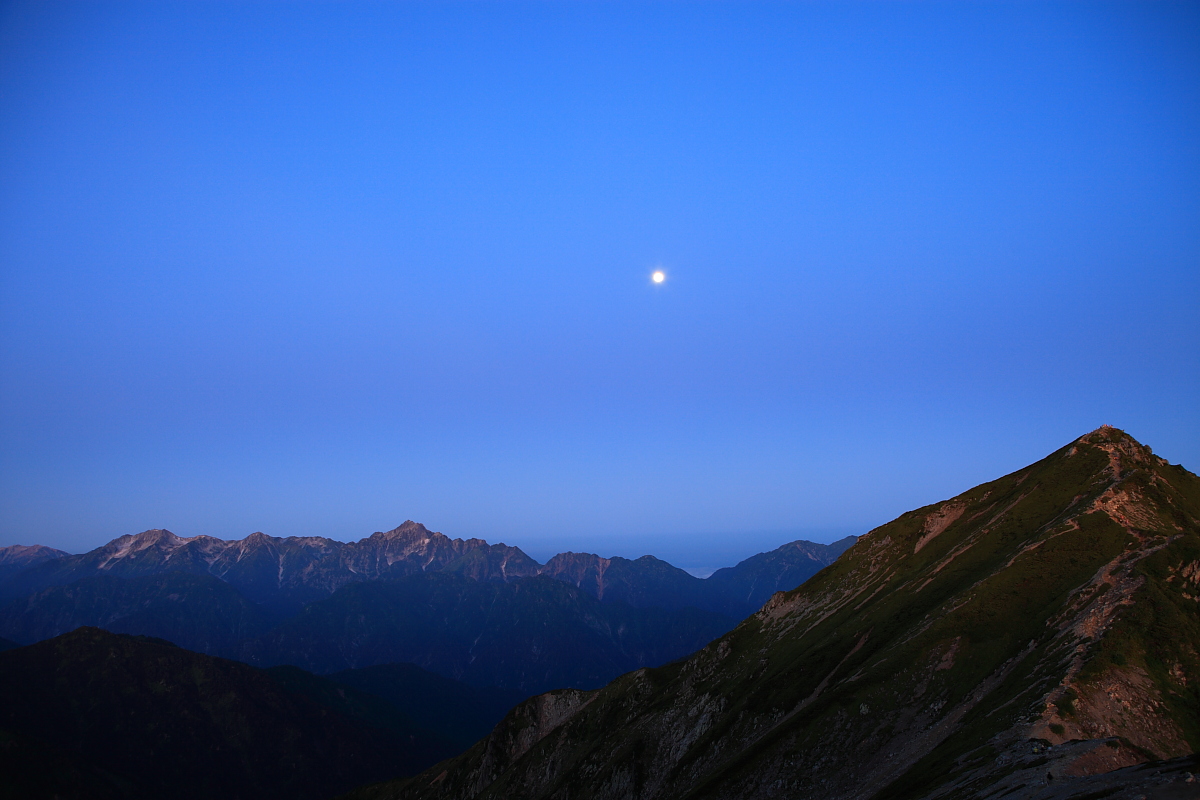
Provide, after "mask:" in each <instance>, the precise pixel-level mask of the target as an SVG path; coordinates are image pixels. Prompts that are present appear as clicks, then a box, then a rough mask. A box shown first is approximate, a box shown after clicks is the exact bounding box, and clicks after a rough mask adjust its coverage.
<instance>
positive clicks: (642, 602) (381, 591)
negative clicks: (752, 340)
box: [0, 521, 853, 695]
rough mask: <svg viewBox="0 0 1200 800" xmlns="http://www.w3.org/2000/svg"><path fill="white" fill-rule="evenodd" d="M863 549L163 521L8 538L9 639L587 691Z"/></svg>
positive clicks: (0, 614) (699, 638) (4, 609)
mask: <svg viewBox="0 0 1200 800" xmlns="http://www.w3.org/2000/svg"><path fill="white" fill-rule="evenodd" d="M852 541H853V537H848V538H847V539H846V540H843V541H842V542H838V543H835V544H833V545H817V544H812V543H808V542H794V543H791V544H789V545H785V546H784V547H783V548H780V549H779V550H777V551H774V552H773V553H770V554H760V555H759V556H755V557H753V558H751V559H747V560H746V561H744V562H742V563H741V564H739V565H738V566H737V567H734V568H732V569H727V570H723V571H722V572H721V573H720V574H719V575H717V576H714V578H715V579H709V580H701V579H698V578H695V577H693V576H692V575H690V574H688V573H687V572H685V571H683V570H681V569H678V568H676V567H673V566H671V565H670V564H668V563H666V562H664V561H660V560H659V559H656V558H654V557H652V556H643V557H642V558H638V559H634V560H630V559H624V558H600V557H599V556H596V555H591V554H578V553H565V554H560V555H559V556H556V557H555V558H553V559H551V560H550V562H549V563H548V564H546V565H545V566H543V565H540V564H538V563H537V562H536V561H534V560H533V559H531V558H529V557H528V556H527V555H525V553H523V552H522V551H521V550H520V549H519V548H516V547H509V546H507V545H504V544H498V545H492V544H489V543H487V542H485V541H483V540H481V539H466V540H463V539H450V538H449V537H447V536H444V535H443V534H440V533H434V532H431V531H429V530H427V529H426V528H425V527H424V526H422V525H420V524H418V523H415V522H411V521H410V522H406V523H405V524H404V525H401V526H400V527H398V528H396V529H394V530H392V531H388V532H386V533H382V532H380V533H375V534H373V535H372V536H370V537H367V538H366V539H363V540H361V541H358V542H352V543H350V544H343V543H341V542H337V541H334V540H332V539H318V538H301V537H289V538H284V539H276V538H272V537H268V536H265V535H263V534H260V533H256V534H252V535H251V536H248V537H246V538H245V539H242V540H235V541H224V540H221V539H216V538H213V537H208V536H198V537H192V538H181V537H178V536H175V535H174V534H172V533H170V532H169V531H164V530H151V531H146V532H144V533H141V534H137V535H133V536H122V537H120V538H118V539H115V540H113V541H112V542H109V543H108V544H107V545H104V546H102V547H99V548H97V549H95V550H92V551H91V552H88V553H84V554H82V555H67V554H62V553H61V551H51V550H50V549H49V548H38V547H12V548H6V549H5V550H4V551H2V552H3V553H5V554H8V561H9V562H10V563H13V564H14V565H17V566H21V567H23V568H20V569H17V570H15V571H13V572H11V573H10V574H9V575H8V577H7V578H6V579H4V580H3V581H0V593H3V594H5V595H7V596H8V597H9V598H10V599H9V600H8V602H7V603H3V604H0V636H4V637H6V638H8V639H11V640H12V641H14V642H18V643H32V642H37V641H41V640H44V639H47V638H50V637H53V636H57V635H60V634H62V633H66V632H68V631H71V630H74V629H76V628H78V627H80V626H95V627H102V628H104V629H106V630H109V631H113V632H118V633H129V634H137V635H147V636H153V637H158V638H162V639H165V640H167V641H171V642H174V643H175V644H178V645H180V646H182V647H185V648H189V649H192V650H195V651H198V652H201V653H206V654H209V655H218V656H223V657H227V658H234V659H238V660H242V661H245V662H247V663H251V664H255V665H258V666H263V667H267V666H273V665H280V664H292V665H296V666H300V667H303V668H305V669H309V670H313V671H316V672H334V671H339V670H347V669H355V668H363V667H369V666H375V665H383V664H394V663H402V662H403V663H414V664H417V665H420V666H421V667H423V668H425V669H428V670H432V671H434V672H437V673H439V674H441V675H444V676H446V677H449V678H452V679H455V680H462V681H466V682H468V683H470V684H472V685H474V686H480V687H486V686H495V687H501V688H506V689H511V690H514V691H518V692H521V693H523V694H524V695H528V694H534V693H537V692H542V691H547V690H549V689H554V688H562V687H568V686H570V687H575V688H583V689H590V688H596V687H598V686H601V685H603V684H605V683H607V682H608V681H609V680H611V679H613V678H615V677H616V676H617V675H620V674H622V673H624V672H627V671H629V670H631V669H636V668H638V667H642V666H651V665H657V664H662V663H666V662H668V661H672V660H674V659H676V658H681V657H683V656H685V655H687V654H689V653H691V652H693V651H694V650H696V649H697V648H699V647H702V646H703V645H704V644H706V643H707V642H709V641H710V640H712V639H713V638H714V637H716V636H719V635H720V634H722V633H724V632H726V631H727V630H729V629H730V628H732V627H733V626H734V625H735V624H736V622H737V620H738V619H739V618H740V617H741V616H744V615H745V613H748V612H747V609H749V608H750V607H751V604H752V603H753V602H754V601H755V599H756V597H755V596H754V594H753V592H754V591H759V592H761V590H762V587H763V586H767V587H768V588H771V587H777V586H779V585H781V584H780V583H779V581H781V580H782V581H793V580H803V578H804V577H805V576H807V575H810V574H812V573H814V572H816V571H817V570H818V569H819V568H820V567H822V566H824V565H825V564H827V563H829V562H831V561H832V560H833V559H835V558H836V557H837V555H838V554H840V553H841V552H842V551H843V550H844V549H845V548H846V547H847V546H849V544H850V543H851V542H852ZM739 581H740V583H739ZM782 585H786V586H789V587H790V586H791V585H792V584H791V583H785V584H782ZM747 586H749V587H751V589H752V590H751V591H750V592H747V588H746V587H747ZM754 587H757V589H755V588H754ZM302 601H306V602H304V603H303V604H302Z"/></svg>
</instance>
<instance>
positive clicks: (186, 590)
mask: <svg viewBox="0 0 1200 800" xmlns="http://www.w3.org/2000/svg"><path fill="white" fill-rule="evenodd" d="M278 621H279V619H278V617H276V616H275V615H273V614H270V613H268V612H267V611H266V610H264V609H263V608H262V607H261V606H259V605H257V604H255V603H251V602H250V601H249V600H247V599H246V598H244V597H242V595H241V594H240V593H239V592H238V591H237V589H235V588H233V587H232V586H230V585H229V584H228V583H225V582H224V581H222V580H220V579H219V578H215V577H213V576H212V575H189V574H185V573H180V572H168V573H165V574H161V575H145V576H140V577H136V578H118V577H116V576H113V575H96V576H92V577H89V578H83V579H81V580H78V581H76V582H75V583H71V584H68V585H66V586H55V587H52V588H49V589H43V590H42V591H40V592H36V593H34V594H32V595H30V596H28V597H24V598H21V599H20V600H14V601H12V602H9V603H7V604H5V605H3V606H0V635H3V636H7V637H9V638H10V639H13V640H14V641H17V642H20V643H22V644H32V643H33V642H39V641H42V640H43V639H49V638H51V637H54V636H58V635H60V634H62V633H66V632H68V631H73V630H75V629H76V628H79V627H83V626H94V627H97V628H104V629H105V630H108V631H112V632H113V633H132V634H140V635H143V636H155V637H158V638H161V639H166V640H168V641H170V642H174V643H175V644H177V645H179V646H180V647H186V648H187V649H189V650H196V651H198V652H202V653H208V654H209V655H232V654H234V653H236V651H237V648H238V646H239V644H240V643H241V642H242V641H243V640H245V639H249V638H253V637H256V636H261V635H263V634H264V633H266V632H267V631H268V630H269V629H270V628H271V627H272V626H273V625H274V624H275V623H277V622H278Z"/></svg>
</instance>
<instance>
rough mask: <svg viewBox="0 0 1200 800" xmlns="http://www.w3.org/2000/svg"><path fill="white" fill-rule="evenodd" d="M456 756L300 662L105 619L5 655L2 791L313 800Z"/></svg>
mask: <svg viewBox="0 0 1200 800" xmlns="http://www.w3.org/2000/svg"><path fill="white" fill-rule="evenodd" d="M448 752H453V750H452V749H450V748H448V746H447V745H445V744H442V743H440V742H438V741H437V740H436V739H435V738H434V737H430V736H428V735H427V734H425V733H424V732H423V731H420V730H418V729H416V728H415V727H414V726H412V725H411V723H410V722H408V721H407V720H406V719H404V718H403V716H402V715H400V714H398V713H397V712H395V710H394V709H391V708H390V706H388V704H387V703H385V702H383V701H381V700H380V699H378V698H373V697H368V696H366V695H362V694H361V693H358V692H355V691H354V690H353V689H349V688H346V687H341V686H339V685H337V684H333V683H331V682H329V681H327V680H324V679H322V678H318V677H316V676H314V675H309V674H307V673H304V672H303V671H301V670H298V669H295V668H290V667H289V668H283V669H280V670H271V671H263V670H259V669H255V668H253V667H250V666H247V665H245V664H240V663H237V662H234V661H226V660H224V659H219V658H212V657H209V656H204V655H200V654H198V653H193V652H190V651H188V650H184V649H182V648H179V647H175V646H174V645H172V644H170V643H168V642H162V641H160V640H151V639H145V638H142V637H138V638H135V637H130V636H122V635H117V634H112V633H108V632H106V631H102V630H99V629H96V628H81V629H79V630H77V631H74V632H72V633H69V634H66V635H64V636H60V637H57V638H55V639H51V640H49V641H45V642H40V643H38V644H35V645H30V646H28V647H21V648H17V649H15V650H9V651H7V652H4V653H0V774H3V776H4V778H3V780H0V797H5V798H22V800H34V799H35V798H46V799H47V800H49V798H52V797H53V798H64V800H65V798H88V799H89V800H91V799H92V798H161V797H173V798H197V799H199V798H214V797H222V798H255V799H256V800H259V799H265V798H279V799H280V800H283V798H288V799H289V800H294V799H296V798H314V800H315V799H316V798H322V797H328V796H330V795H331V794H333V793H335V792H337V791H339V790H341V791H344V790H345V789H347V788H350V787H352V786H354V785H356V784H361V783H362V782H364V781H369V780H372V779H374V780H378V779H381V778H384V777H386V776H389V775H391V776H396V775H402V774H405V773H406V772H407V773H411V772H413V771H415V770H417V769H420V768H421V767H423V766H425V765H427V764H429V763H431V762H433V761H435V760H436V759H437V758H438V757H443V756H444V755H445V754H446V753H448Z"/></svg>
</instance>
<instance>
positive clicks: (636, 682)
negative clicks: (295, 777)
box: [355, 427, 1200, 800]
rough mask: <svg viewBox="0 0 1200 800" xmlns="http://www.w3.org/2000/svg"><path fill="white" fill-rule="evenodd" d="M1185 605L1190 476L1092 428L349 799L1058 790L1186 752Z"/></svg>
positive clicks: (1195, 669) (1199, 710)
mask: <svg viewBox="0 0 1200 800" xmlns="http://www.w3.org/2000/svg"><path fill="white" fill-rule="evenodd" d="M1198 597H1200V478H1197V477H1196V476H1195V475H1193V474H1191V473H1190V472H1188V471H1187V470H1184V469H1183V468H1182V467H1178V466H1172V465H1169V464H1167V462H1165V461H1163V460H1162V459H1160V458H1157V457H1155V456H1154V455H1153V454H1152V453H1151V452H1150V450H1149V448H1146V447H1143V446H1142V445H1140V444H1138V443H1137V442H1136V441H1134V440H1133V439H1132V438H1131V437H1129V436H1128V435H1127V434H1125V433H1123V432H1121V431H1119V430H1116V429H1114V428H1109V427H1104V428H1101V429H1099V430H1097V431H1094V432H1092V433H1091V434H1088V435H1086V436H1083V437H1081V438H1080V439H1078V440H1076V441H1075V442H1073V443H1071V444H1069V445H1068V446H1066V447H1064V448H1062V449H1060V450H1059V451H1057V452H1055V453H1053V454H1051V455H1050V456H1048V457H1047V458H1045V459H1043V460H1042V461H1039V462H1037V463H1035V464H1033V465H1031V466H1029V467H1026V468H1025V469H1022V470H1018V471H1017V472H1015V473H1012V474H1010V475H1007V476H1005V477H1003V478H1000V479H998V480H996V481H992V482H991V483H987V484H983V485H981V486H978V487H975V488H974V489H971V490H969V491H967V492H964V493H963V494H961V495H959V496H958V497H955V498H952V499H951V500H948V501H946V502H943V503H938V504H935V505H932V506H927V507H925V508H921V509H917V510H915V511H912V512H909V513H907V514H904V515H902V516H901V517H899V518H898V519H896V520H895V521H893V522H891V523H888V524H887V525H884V526H882V527H880V528H877V529H876V530H874V531H872V532H871V533H869V534H868V535H867V536H865V537H863V538H861V539H860V540H859V541H858V542H857V543H856V544H855V545H854V546H853V547H852V548H851V549H850V550H849V551H847V552H846V553H845V554H844V555H843V556H842V558H841V559H839V560H838V561H837V562H836V563H835V564H834V565H832V566H830V567H827V568H825V569H823V570H822V571H821V572H819V573H818V574H817V575H816V576H815V577H813V578H812V579H811V580H809V581H808V582H806V583H804V584H803V585H801V586H800V587H798V588H797V589H795V590H792V591H790V592H786V593H779V594H777V595H775V596H773V597H772V598H771V600H770V601H769V602H768V603H767V604H766V605H765V606H764V607H763V608H762V609H761V610H760V611H759V612H758V613H756V614H755V615H753V616H752V617H750V618H749V619H747V620H746V621H744V622H743V623H742V624H741V625H739V626H738V627H737V628H736V629H735V630H734V631H732V632H731V633H729V634H727V635H726V636H724V637H721V638H720V639H718V640H716V641H714V642H713V643H711V644H709V645H708V646H707V647H705V648H704V649H703V650H701V651H700V652H698V653H697V654H695V655H694V656H692V657H691V658H689V659H687V660H685V661H683V662H679V663H675V664H671V665H667V666H664V667H661V668H657V669H642V670H638V671H636V672H633V673H630V674H628V675H625V676H623V677H621V678H619V679H618V680H616V681H614V682H613V683H612V684H610V685H608V686H607V687H605V688H604V689H601V690H599V691H596V692H580V691H561V692H554V693H550V694H547V695H543V696H540V697H537V698H533V699H531V700H530V701H527V702H526V703H524V704H522V705H521V706H518V707H517V708H516V709H514V710H513V711H512V712H510V714H509V716H508V717H507V718H506V719H505V721H504V722H502V723H501V724H500V725H499V726H498V727H497V728H496V730H495V731H493V733H492V734H491V735H490V736H489V737H488V738H487V739H485V740H484V741H482V742H480V743H478V744H477V745H476V746H475V747H474V748H472V749H471V750H470V751H468V752H467V753H465V754H463V755H462V756H459V757H458V758H456V759H453V760H451V761H449V762H446V763H444V764H440V765H438V766H436V767H433V768H431V769H430V770H429V771H427V772H426V773H424V774H422V775H420V776H417V777H415V778H413V779H410V780H408V781H406V782H403V783H400V784H391V785H384V786H380V787H375V788H372V789H369V790H363V791H361V792H359V793H357V794H356V795H355V796H357V797H367V798H384V797H386V798H405V799H406V800H415V799H416V798H422V799H424V798H439V799H445V800H469V799H474V798H500V797H516V796H519V797H523V798H528V799H529V800H535V799H536V798H577V797H578V798H583V797H586V798H589V799H590V800H607V799H609V798H611V800H617V799H618V798H620V800H658V799H659V798H662V799H664V800H665V799H666V798H671V799H672V800H675V799H678V800H682V799H683V798H706V800H707V799H708V798H713V799H714V800H721V798H730V800H732V798H748V799H753V798H768V797H789V798H822V799H823V800H824V799H825V798H829V799H831V800H837V799H838V798H844V799H845V800H851V798H853V799H854V800H863V799H865V798H876V799H877V800H883V799H884V798H888V800H893V799H895V800H900V799H902V798H918V797H921V798H939V800H940V798H947V799H949V798H975V797H982V796H984V795H985V794H987V793H988V792H990V791H991V790H992V789H993V788H994V787H997V786H1001V785H1007V786H1008V789H1007V790H1006V789H1001V790H999V791H1008V790H1011V791H1022V792H1023V794H1021V795H1020V796H1022V797H1032V796H1035V795H1036V791H1025V790H1024V789H1022V788H1021V785H1020V784H1019V783H1012V781H1013V780H1016V779H1017V778H1019V777H1020V776H1021V775H1024V776H1026V778H1028V777H1029V775H1030V773H1032V774H1033V776H1034V778H1035V779H1036V780H1038V781H1040V783H1039V785H1043V786H1044V785H1045V782H1046V781H1047V780H1050V781H1058V783H1057V784H1056V786H1059V787H1064V792H1065V793H1064V794H1062V795H1061V796H1063V797H1066V796H1070V795H1071V792H1070V791H1069V786H1068V782H1069V781H1070V780H1072V779H1073V776H1083V775H1089V774H1095V773H1105V772H1108V771H1109V770H1113V769H1117V768H1120V767H1124V766H1128V765H1131V764H1136V763H1139V762H1144V761H1146V760H1148V759H1153V758H1168V757H1175V756H1183V755H1185V754H1188V753H1192V752H1194V751H1195V750H1196V749H1197V747H1198V746H1200V691H1198V686H1200V653H1198V652H1197V642H1200V611H1198V610H1197V604H1198V602H1200V601H1198V599H1197V598H1198ZM1071 739H1076V740H1079V741H1076V742H1074V743H1072V742H1071V741H1070V740H1071ZM1039 769H1044V770H1046V771H1047V772H1046V775H1047V777H1045V778H1043V777H1042V773H1041V772H1038V771H1037V770H1039ZM1026 788H1028V787H1026ZM1097 796H1098V795H1097ZM1164 796H1165V795H1164ZM1179 796H1186V795H1179Z"/></svg>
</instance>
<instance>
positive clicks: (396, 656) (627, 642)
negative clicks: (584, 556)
mask: <svg viewBox="0 0 1200 800" xmlns="http://www.w3.org/2000/svg"><path fill="white" fill-rule="evenodd" d="M733 625H734V621H733V620H732V619H729V618H727V617H723V616H721V615H718V614H713V613H711V612H706V611H700V610H698V609H693V608H685V609H674V610H667V609H660V608H643V609H636V608H631V607H629V606H627V605H624V604H622V603H601V602H599V601H597V600H595V599H594V598H592V597H589V596H587V595H586V594H584V593H582V592H580V591H579V590H578V589H576V588H575V587H573V586H569V585H567V584H565V583H562V582H561V581H556V580H553V579H551V578H549V577H546V576H537V577H533V578H523V579H520V580H516V581H512V582H510V583H498V582H494V581H477V580H472V579H468V578H464V577H462V576H461V575H454V574H448V573H428V574H424V575H414V576H411V577H408V578H401V579H399V580H395V581H373V582H370V583H358V584H350V585H347V586H344V587H342V588H341V589H339V590H338V591H337V592H336V593H335V594H334V595H333V596H332V597H329V598H328V599H326V600H322V601H321V602H318V603H313V604H312V605H309V606H307V607H306V608H305V609H304V611H303V612H302V613H300V614H299V615H297V616H295V617H293V618H291V619H289V620H287V621H285V622H283V623H281V624H280V625H279V626H278V627H276V628H275V629H274V630H272V631H271V632H270V633H268V634H267V635H265V636H263V637H261V638H260V639H258V640H255V641H253V642H249V643H247V645H246V646H245V647H244V649H243V650H242V655H243V658H244V659H245V660H247V661H249V662H250V663H255V664H263V665H266V664H272V663H287V664H296V665H298V666H301V667H304V668H305V669H308V670H311V671H313V672H318V673H327V672H334V671H338V670H343V669H351V668H359V667H367V666H371V665H374V664H389V663H396V662H410V663H415V664H418V665H419V666H421V667H423V668H425V669H428V670H431V671H433V672H437V673H439V674H441V675H445V676H448V677H452V678H455V679H458V680H463V681H466V682H467V683H470V684H472V685H475V686H500V687H505V688H508V689H517V690H521V691H524V692H526V693H532V692H535V691H545V690H546V689H548V688H552V687H560V686H581V687H593V686H600V685H602V684H603V683H605V682H606V681H609V680H611V679H612V678H614V677H616V676H617V675H620V674H621V673H623V672H627V671H629V670H631V669H636V668H637V667H639V666H644V665H647V664H662V663H664V662H667V661H670V660H672V659H675V658H679V657H681V656H684V655H687V654H688V653H691V652H693V651H694V650H696V649H697V648H699V647H702V646H704V644H706V643H707V642H709V641H710V640H711V639H712V638H713V637H715V636H718V635H720V634H721V633H723V632H725V631H727V630H729V629H730V628H731V627H732V626H733Z"/></svg>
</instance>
